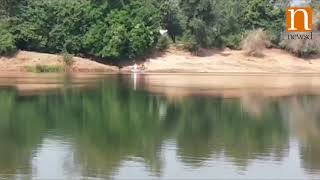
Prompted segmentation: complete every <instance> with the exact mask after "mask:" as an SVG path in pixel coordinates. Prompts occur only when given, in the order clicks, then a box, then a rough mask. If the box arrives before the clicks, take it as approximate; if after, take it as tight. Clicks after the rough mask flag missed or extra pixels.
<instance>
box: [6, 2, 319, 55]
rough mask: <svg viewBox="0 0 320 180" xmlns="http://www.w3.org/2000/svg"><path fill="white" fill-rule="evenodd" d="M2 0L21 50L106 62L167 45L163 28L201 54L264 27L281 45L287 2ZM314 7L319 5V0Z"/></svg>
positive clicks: (237, 44) (274, 42) (13, 38)
mask: <svg viewBox="0 0 320 180" xmlns="http://www.w3.org/2000/svg"><path fill="white" fill-rule="evenodd" d="M0 1H1V4H0V16H1V17H5V18H8V19H10V22H12V23H11V25H10V30H9V33H3V34H6V35H5V36H6V38H8V37H9V36H10V37H9V38H8V39H9V41H10V43H11V44H12V43H14V44H15V46H17V48H19V49H25V50H33V51H40V52H50V53H61V52H69V53H71V54H75V55H77V54H81V55H84V56H90V57H96V58H102V59H105V60H106V59H108V60H119V59H133V58H138V57H144V56H146V55H147V54H148V53H149V52H151V51H152V50H153V49H155V48H156V49H157V48H159V45H165V43H166V42H165V41H166V40H165V39H161V37H160V34H159V30H160V29H161V28H164V29H167V30H168V35H169V37H170V38H171V39H172V41H173V42H176V40H177V41H180V40H181V41H182V43H184V47H185V48H186V49H188V50H190V51H192V52H197V51H198V49H199V48H201V47H202V48H214V47H217V48H223V47H229V48H232V49H240V48H241V42H242V41H243V38H244V37H245V35H246V33H247V32H248V31H252V30H255V29H259V28H261V29H263V30H264V31H265V32H266V33H267V35H268V37H269V38H270V41H271V42H272V45H274V46H278V45H279V42H280V41H281V39H280V37H281V33H282V31H283V30H284V25H285V24H284V23H285V11H284V8H283V7H284V6H282V5H281V3H280V4H279V3H278V1H276V0H224V1H221V0H120V1H119V0H68V1H67V0H50V1H48V0H32V1H31V0H0ZM311 5H312V6H313V7H314V9H315V10H317V9H318V6H319V5H318V2H317V1H316V0H312V3H311ZM319 24H320V23H319V22H318V24H316V25H315V27H316V28H319V27H320V25H319ZM10 32H11V35H10ZM8 34H9V35H8ZM3 36H4V35H3ZM159 38H160V39H159ZM158 41H159V43H158ZM10 43H7V44H10ZM282 44H283V43H282ZM9 47H10V48H9V49H12V47H13V46H9ZM164 47H165V46H164ZM6 51H7V50H6Z"/></svg>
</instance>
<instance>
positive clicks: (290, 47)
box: [280, 35, 320, 57]
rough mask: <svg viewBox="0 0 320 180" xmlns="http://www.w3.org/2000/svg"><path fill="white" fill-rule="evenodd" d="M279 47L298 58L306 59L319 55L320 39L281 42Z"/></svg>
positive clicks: (314, 37) (315, 37)
mask: <svg viewBox="0 0 320 180" xmlns="http://www.w3.org/2000/svg"><path fill="white" fill-rule="evenodd" d="M280 46H281V47H282V48H283V49H285V50H287V51H288V52H290V53H292V54H294V55H296V56H298V57H308V56H311V55H314V54H318V53H320V37H319V35H316V36H313V39H312V40H298V39H297V40H288V39H286V40H283V41H282V42H281V43H280Z"/></svg>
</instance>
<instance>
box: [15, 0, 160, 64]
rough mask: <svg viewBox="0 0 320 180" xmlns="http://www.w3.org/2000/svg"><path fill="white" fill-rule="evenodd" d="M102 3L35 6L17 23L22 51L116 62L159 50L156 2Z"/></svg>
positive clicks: (37, 1) (85, 0)
mask: <svg viewBox="0 0 320 180" xmlns="http://www.w3.org/2000/svg"><path fill="white" fill-rule="evenodd" d="M101 3H102V2H100V3H99V2H98V1H89V0H80V1H78V0H69V1H65V0H51V1H47V0H34V1H30V2H29V3H28V5H27V6H26V7H24V8H21V12H20V13H19V14H18V20H17V21H16V23H15V24H16V26H15V28H14V33H15V34H16V36H17V45H18V47H19V48H21V49H27V50H34V51H43V52H51V53H59V52H63V51H67V52H70V53H73V54H79V53H82V54H85V55H91V56H95V57H100V58H111V59H121V58H124V59H126V58H134V57H138V56H144V55H145V54H146V53H147V52H148V51H149V50H150V49H152V48H153V47H154V45H155V44H156V42H157V38H158V35H159V33H158V32H159V29H160V21H159V19H160V16H159V10H157V9H156V8H155V6H154V5H153V4H152V3H151V1H150V0H144V1H139V0H133V1H130V3H126V4H125V1H123V3H121V4H117V3H112V2H110V3H109V4H106V5H103V6H98V5H99V4H101Z"/></svg>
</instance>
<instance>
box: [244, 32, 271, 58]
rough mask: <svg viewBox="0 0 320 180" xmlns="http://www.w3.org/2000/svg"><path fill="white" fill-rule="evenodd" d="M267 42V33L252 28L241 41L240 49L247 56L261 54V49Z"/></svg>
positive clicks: (258, 55) (259, 55)
mask: <svg viewBox="0 0 320 180" xmlns="http://www.w3.org/2000/svg"><path fill="white" fill-rule="evenodd" d="M268 44H269V40H268V37H267V34H266V32H265V31H263V30H262V29H257V30H253V31H251V32H249V33H248V35H247V37H246V38H245V39H244V40H243V41H242V49H243V50H244V52H245V54H246V55H247V56H256V57H261V56H263V50H264V49H265V48H266V46H267V45H268Z"/></svg>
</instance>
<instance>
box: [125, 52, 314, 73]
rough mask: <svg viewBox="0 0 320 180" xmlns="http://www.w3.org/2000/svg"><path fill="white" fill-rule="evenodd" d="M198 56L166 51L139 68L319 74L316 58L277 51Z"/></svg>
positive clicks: (147, 70) (184, 71)
mask: <svg viewBox="0 0 320 180" xmlns="http://www.w3.org/2000/svg"><path fill="white" fill-rule="evenodd" d="M201 54H202V56H201V57H198V56H192V55H191V54H190V53H188V52H183V51H180V50H176V49H170V50H168V51H167V52H166V53H164V54H163V55H162V56H158V57H155V58H151V59H148V61H146V62H145V63H144V65H143V66H144V68H145V72H149V73H150V72H157V73H159V72H164V73H194V72H197V73H320V57H319V56H314V57H312V58H310V59H303V58H298V57H295V56H293V55H292V54H290V53H288V52H286V51H284V50H280V49H266V50H264V52H263V56H262V57H248V56H246V55H245V53H244V52H243V51H237V50H230V49H225V50H203V51H202V53H201ZM123 70H128V68H124V69H123Z"/></svg>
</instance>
